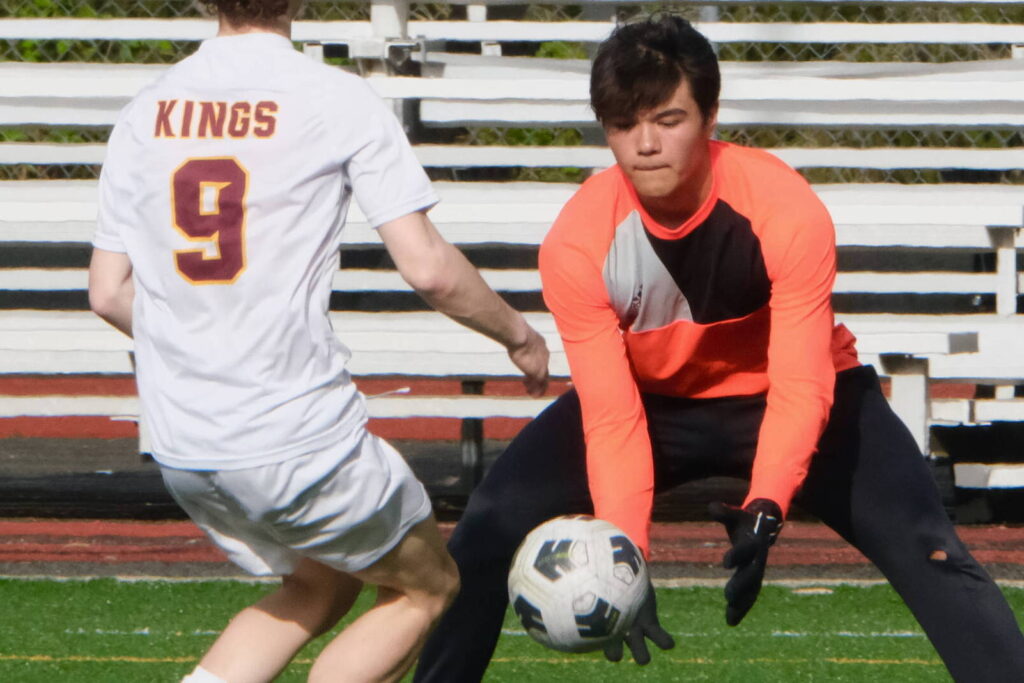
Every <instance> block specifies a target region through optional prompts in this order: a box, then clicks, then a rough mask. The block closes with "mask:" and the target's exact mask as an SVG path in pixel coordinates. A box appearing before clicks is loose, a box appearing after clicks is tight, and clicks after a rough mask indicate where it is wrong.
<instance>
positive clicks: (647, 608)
mask: <svg viewBox="0 0 1024 683" xmlns="http://www.w3.org/2000/svg"><path fill="white" fill-rule="evenodd" d="M646 638H650V639H651V642H653V643H654V644H655V645H657V646H658V647H659V648H661V649H662V650H671V649H672V648H674V647H675V646H676V641H675V639H673V638H672V636H671V635H669V633H668V631H666V630H665V629H663V628H662V627H661V624H659V623H658V604H657V601H656V599H655V597H654V586H652V585H651V584H650V583H648V584H647V597H645V598H644V602H643V604H642V605H641V606H640V611H639V612H637V615H636V619H635V620H634V621H633V625H632V626H630V627H629V630H628V631H627V632H626V635H625V637H624V638H617V639H616V640H614V641H613V642H611V643H609V644H608V645H606V646H605V648H604V656H605V657H607V658H608V661H609V662H618V661H621V660H622V642H623V640H625V642H626V645H628V646H629V651H630V652H631V653H632V654H633V659H634V661H636V663H637V664H639V665H640V666H643V665H644V664H648V663H649V662H650V661H651V653H650V652H649V651H648V649H647V641H646V640H645V639H646Z"/></svg>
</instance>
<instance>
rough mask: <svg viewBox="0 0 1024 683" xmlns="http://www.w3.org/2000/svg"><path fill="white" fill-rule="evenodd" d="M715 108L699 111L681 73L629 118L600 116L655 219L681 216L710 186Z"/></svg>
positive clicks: (617, 155) (690, 210)
mask: <svg viewBox="0 0 1024 683" xmlns="http://www.w3.org/2000/svg"><path fill="white" fill-rule="evenodd" d="M716 113H717V112H716V111H712V112H711V113H710V114H709V116H708V117H707V118H705V117H704V116H702V115H701V111H700V107H698V106H697V102H696V101H695V100H694V99H693V95H692V93H691V92H690V84H689V82H688V81H687V80H686V79H685V78H684V79H682V81H681V82H680V84H679V86H678V87H677V88H676V90H675V92H674V93H673V94H672V95H671V96H670V97H669V98H668V99H666V100H665V101H664V102H662V103H661V104H659V105H658V106H656V107H652V108H650V109H647V110H644V111H640V112H639V113H638V114H637V115H636V116H635V117H634V118H633V119H632V120H628V121H627V120H618V119H611V120H607V121H603V122H602V123H603V124H604V130H605V135H606V137H607V139H608V146H609V147H611V150H612V154H614V155H615V161H616V162H618V164H619V166H620V167H621V168H622V171H623V172H624V173H625V174H626V177H627V178H629V180H630V182H632V184H633V186H634V187H635V188H636V192H637V195H638V196H639V198H640V201H641V203H642V204H643V205H644V208H645V209H647V211H648V212H649V213H650V214H651V215H652V216H654V218H655V219H656V220H658V221H659V222H662V223H673V222H676V221H678V222H682V221H683V220H685V219H686V218H687V217H689V215H691V214H692V213H693V212H694V211H696V209H697V208H699V206H700V203H701V202H702V201H703V200H704V199H705V198H706V197H707V193H708V192H709V191H710V188H711V161H710V152H709V148H708V139H709V138H710V137H711V134H712V132H713V131H714V127H715V123H716V118H715V116H716ZM666 227H674V226H666Z"/></svg>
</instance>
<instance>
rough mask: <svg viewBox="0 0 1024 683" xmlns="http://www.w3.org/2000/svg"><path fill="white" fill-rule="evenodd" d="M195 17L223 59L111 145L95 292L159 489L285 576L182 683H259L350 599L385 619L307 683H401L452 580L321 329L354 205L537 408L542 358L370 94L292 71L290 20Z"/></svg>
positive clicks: (301, 68)
mask: <svg viewBox="0 0 1024 683" xmlns="http://www.w3.org/2000/svg"><path fill="white" fill-rule="evenodd" d="M207 4H208V5H210V6H211V9H216V10H217V12H218V17H219V22H220V24H219V25H220V30H219V33H218V35H217V37H215V38H212V39H210V40H207V41H205V42H203V44H202V45H201V47H200V48H199V50H198V51H197V52H196V53H195V54H194V55H193V56H191V57H188V58H186V59H184V60H183V61H181V62H180V63H179V64H177V65H175V66H174V67H172V68H171V69H169V70H168V71H167V72H166V73H165V74H164V75H163V76H162V77H161V78H160V79H159V80H158V81H157V82H156V83H154V84H153V85H151V86H149V87H147V88H145V89H144V90H143V91H142V92H140V93H139V95H138V96H136V97H135V99H134V100H133V101H132V102H131V103H130V104H129V105H128V106H127V107H126V108H125V109H124V111H123V112H122V113H121V116H120V118H119V120H118V122H117V125H116V126H115V128H114V131H113V133H112V134H111V138H110V143H109V146H108V152H107V159H106V162H105V164H104V166H103V173H102V176H101V180H100V211H99V220H98V228H97V232H96V235H95V238H94V247H95V249H94V252H93V258H92V264H91V266H90V272H89V278H90V279H89V298H90V302H91V305H92V308H93V310H94V311H95V312H96V313H97V314H99V315H100V316H101V317H103V318H104V319H105V320H107V321H108V322H110V323H111V324H112V325H114V326H115V327H116V328H118V329H119V330H121V331H122V332H124V333H125V334H129V335H132V336H133V337H134V339H135V353H136V362H137V380H138V387H139V397H140V400H141V404H142V414H143V418H144V420H145V421H146V422H147V424H148V426H149V427H150V430H151V435H152V445H153V456H154V458H155V459H156V460H157V462H158V463H159V464H160V466H161V471H162V473H163V476H164V480H165V482H166V484H167V486H168V489H169V490H170V491H171V492H172V494H173V495H174V496H175V498H176V499H177V500H178V502H179V503H180V504H181V506H182V507H183V508H184V509H185V510H186V511H187V512H188V513H189V514H190V515H191V516H192V518H193V519H194V520H195V521H196V522H197V523H198V524H199V525H200V526H202V527H203V529H204V530H205V531H206V532H207V533H208V534H209V535H210V536H211V538H212V539H213V540H214V541H215V542H216V543H217V544H218V545H219V546H220V547H221V548H223V549H224V551H225V552H226V553H227V554H228V555H229V557H230V558H231V559H232V560H233V561H234V562H236V563H237V564H239V565H240V566H241V567H243V568H244V569H246V570H247V571H249V572H251V573H254V574H264V575H281V576H283V582H282V585H281V587H280V588H279V589H278V590H277V591H276V592H274V593H272V594H270V595H268V596H266V597H265V598H263V599H262V600H260V601H259V602H258V603H256V604H255V605H253V606H252V607H249V608H247V609H244V610H243V611H242V612H240V613H239V614H238V615H237V616H236V617H235V618H234V619H233V620H232V621H231V622H230V624H229V625H228V626H227V628H226V629H225V631H224V632H223V633H222V634H221V636H220V637H219V638H218V640H217V641H216V642H215V643H214V645H213V646H212V648H211V649H210V650H209V651H208V652H207V653H206V655H205V656H204V657H203V658H202V660H201V661H200V663H199V666H198V667H197V668H196V669H195V671H193V672H192V673H191V674H190V675H189V676H188V677H187V678H186V680H188V681H230V682H231V683H236V682H248V681H267V680H271V679H272V678H274V677H275V676H276V675H277V674H278V673H279V672H280V671H281V670H282V669H283V668H284V667H285V666H286V665H287V663H288V662H289V661H290V659H291V658H292V657H293V656H294V654H295V653H296V652H297V651H298V650H299V649H300V648H301V647H303V646H304V645H305V644H306V643H307V642H308V641H309V640H310V639H312V638H314V637H316V636H318V635H320V634H322V633H324V632H325V631H327V630H328V629H330V628H331V627H333V626H334V625H335V624H336V623H337V621H338V619H339V618H340V617H341V616H342V615H343V614H345V612H346V611H347V610H348V609H349V608H350V607H351V605H352V603H353V601H354V599H355V597H356V595H357V594H358V592H359V590H360V588H361V586H362V584H363V582H367V583H370V584H375V585H377V586H378V593H377V602H376V604H375V605H374V607H373V608H372V609H370V610H368V611H367V612H366V613H365V614H363V615H362V616H360V617H359V618H358V619H357V620H356V621H355V622H354V623H352V624H351V625H350V626H349V627H347V628H346V629H345V630H344V631H342V633H341V634H340V635H339V636H337V637H336V638H335V639H334V640H333V641H332V642H331V643H329V644H328V645H327V647H326V648H325V649H324V650H323V653H322V654H321V655H320V656H319V658H318V659H317V660H316V662H315V663H314V665H313V668H312V671H311V673H310V679H311V680H328V679H330V680H342V681H380V680H388V681H390V680H397V679H399V678H400V677H401V676H402V675H403V674H404V673H405V672H406V671H407V670H408V669H409V667H410V666H411V665H412V663H413V662H414V661H415V659H416V655H417V653H418V651H419V649H420V647H421V646H422V644H423V641H424V640H425V638H426V636H427V634H428V633H429V631H430V629H431V628H433V625H434V624H435V623H436V622H437V619H438V618H439V616H440V614H441V613H442V612H443V610H444V609H445V607H446V606H447V605H448V603H449V602H450V601H451V599H452V598H453V597H454V595H455V593H456V592H457V590H458V585H459V581H458V574H457V570H456V568H455V565H454V563H453V562H452V560H451V558H450V557H449V556H448V554H447V552H446V551H445V549H444V544H443V542H442V539H441V537H440V534H439V533H438V531H437V526H436V523H435V521H434V518H433V516H432V514H431V509H430V501H429V499H428V498H427V496H426V492H425V491H424V489H423V486H422V485H421V484H420V483H419V482H418V481H417V480H416V479H415V477H414V476H413V474H412V472H411V471H410V470H409V468H408V466H407V465H406V463H405V462H404V461H403V460H402V458H401V457H400V456H399V455H398V454H397V453H396V452H395V451H394V450H393V449H392V448H391V447H390V446H389V445H388V444H387V443H385V442H383V441H382V440H381V439H379V438H377V437H374V436H373V435H371V434H369V433H367V431H366V421H367V416H366V408H365V401H364V398H363V396H362V395H361V394H360V393H359V392H358V391H357V390H356V388H355V387H354V386H353V384H352V381H351V380H350V377H349V374H348V372H347V371H346V361H347V359H348V357H349V355H350V354H349V351H348V350H347V349H346V348H345V347H344V346H343V345H342V342H340V341H339V340H338V338H337V337H336V336H335V334H334V332H333V331H332V329H331V325H330V322H329V320H328V300H329V296H330V292H331V278H332V274H333V272H334V271H335V270H336V269H337V251H338V249H339V247H340V244H341V237H340V234H341V230H342V226H343V224H344V218H345V214H346V210H347V207H348V203H349V200H350V198H351V197H352V196H354V197H355V199H356V201H357V202H359V205H360V207H361V208H362V210H363V213H364V214H365V215H366V217H367V219H368V220H369V222H370V223H371V225H373V226H374V227H376V228H377V230H378V232H379V234H380V236H381V238H382V240H383V242H384V245H385V247H386V248H387V250H388V252H389V254H390V255H391V257H392V258H393V260H394V262H395V264H396V266H397V268H398V270H399V272H400V273H401V275H402V276H403V277H404V278H405V280H406V281H407V282H408V283H409V284H410V285H411V286H412V287H413V289H415V290H416V291H417V292H418V293H419V294H420V295H421V296H422V297H423V298H424V299H425V300H426V301H427V302H428V303H429V304H430V305H432V306H433V307H434V308H436V309H437V310H439V311H441V312H443V313H445V314H447V315H449V316H451V317H452V318H454V319H455V320H457V321H459V322H461V323H463V324H465V325H467V326H468V327H470V328H472V329H474V330H477V331H479V332H481V333H483V334H485V335H487V336H489V337H491V338H493V339H496V340H497V341H499V342H501V343H502V344H504V345H505V347H506V348H507V349H508V353H509V356H510V358H511V360H512V361H513V362H514V363H515V365H516V366H517V367H518V368H519V369H520V370H521V371H522V372H523V374H524V377H525V379H524V381H525V384H526V388H527V390H528V391H529V393H531V394H533V395H540V394H541V393H543V391H544V389H545V386H546V384H547V361H548V352H547V348H546V346H545V344H544V341H543V339H542V338H541V336H540V335H539V334H538V333H537V332H536V331H534V330H533V329H532V328H531V327H529V325H527V323H526V322H525V320H524V319H523V317H522V316H521V315H520V314H519V313H517V312H516V311H515V310H513V309H512V308H510V307H509V306H508V305H507V304H506V303H505V302H504V301H503V300H502V299H501V298H500V297H499V296H498V295H497V294H495V293H494V292H493V291H492V290H491V289H490V288H489V287H488V286H487V285H486V284H485V283H484V281H483V280H482V279H481V278H480V276H479V274H478V273H477V271H476V270H475V269H474V268H473V267H472V266H471V265H470V264H469V262H468V261H467V260H466V259H465V257H464V256H463V255H462V254H461V252H459V251H458V250H457V249H455V248H454V247H453V246H451V245H450V244H448V243H447V242H445V241H444V240H443V239H442V238H441V237H440V236H439V235H438V233H437V231H436V229H435V228H434V227H433V225H432V224H431V222H430V220H429V219H428V218H427V216H426V211H427V209H429V208H430V207H431V206H432V205H433V204H434V203H435V202H436V201H437V199H436V197H435V195H434V193H433V191H432V189H431V186H430V183H429V182H428V179H427V177H426V174H425V173H424V172H423V169H422V168H421V167H420V166H419V164H418V163H417V162H416V160H415V157H414V156H413V154H412V151H411V149H410V147H409V144H408V141H407V140H406V138H405V135H404V133H403V132H402V129H401V128H400V126H399V125H398V122H397V121H396V120H395V118H394V116H393V115H391V114H390V112H388V111H387V110H386V108H385V107H384V105H383V103H382V102H381V101H380V100H379V99H378V98H377V97H376V96H375V95H374V94H373V93H372V91H371V89H370V88H369V86H368V85H367V84H366V83H365V82H364V81H362V80H361V79H359V78H358V77H356V76H353V75H350V74H345V73H343V72H342V71H340V70H338V69H333V68H331V67H328V66H325V65H323V64H318V63H316V62H314V61H312V60H310V59H308V58H307V57H305V56H303V55H302V54H300V53H299V52H297V51H295V50H294V48H293V46H292V44H291V42H290V40H289V38H290V32H291V21H292V19H293V18H294V16H295V14H296V12H297V11H298V4H299V2H298V0H291V1H289V0H210V1H209V2H207ZM339 333H340V336H341V338H342V340H343V339H344V336H345V331H344V330H340V331H339Z"/></svg>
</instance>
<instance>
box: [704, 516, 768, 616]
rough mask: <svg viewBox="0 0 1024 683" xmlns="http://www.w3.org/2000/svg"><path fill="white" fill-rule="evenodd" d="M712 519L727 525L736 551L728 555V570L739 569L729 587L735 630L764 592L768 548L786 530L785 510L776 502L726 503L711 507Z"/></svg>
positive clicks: (727, 610) (728, 612)
mask: <svg viewBox="0 0 1024 683" xmlns="http://www.w3.org/2000/svg"><path fill="white" fill-rule="evenodd" d="M708 509H709V511H710V512H711V517H712V518H713V519H715V520H717V521H719V522H721V523H722V524H724V525H725V530H726V532H727V533H728V534H729V540H730V541H731V542H732V548H731V549H729V551H728V552H727V553H725V558H724V560H723V564H724V566H725V568H726V569H735V570H736V571H735V572H734V573H733V575H732V578H731V579H729V582H728V583H727V584H725V602H726V606H725V621H726V623H727V624H729V626H735V625H736V624H738V623H740V621H742V620H743V617H745V616H746V615H747V612H749V611H750V608H751V607H753V606H754V602H755V601H756V600H757V596H758V594H759V593H760V592H761V582H762V580H763V579H764V569H765V565H766V564H767V563H768V548H770V547H771V546H772V544H774V543H775V539H776V538H777V537H778V535H779V530H780V529H781V528H782V510H780V509H779V506H778V504H777V503H776V502H775V501H773V500H768V499H767V498H758V499H756V500H752V501H750V503H749V504H747V506H746V507H745V508H738V507H735V506H733V505H726V504H725V503H717V502H715V503H711V504H710V505H709V506H708Z"/></svg>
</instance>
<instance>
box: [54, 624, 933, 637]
mask: <svg viewBox="0 0 1024 683" xmlns="http://www.w3.org/2000/svg"><path fill="white" fill-rule="evenodd" d="M501 634H502V635H505V636H525V635H526V631H524V630H522V629H514V628H503V629H502V630H501ZM64 635H67V636H146V637H148V636H160V637H168V636H170V637H174V638H206V637H209V636H216V635H220V631H214V630H209V629H196V630H194V631H161V630H160V629H153V628H150V627H148V626H147V627H144V628H136V629H131V630H124V629H105V628H97V629H84V628H77V629H64ZM672 635H674V636H677V637H680V638H702V637H710V636H714V637H716V638H717V637H718V635H719V634H717V633H708V632H705V631H691V632H679V633H673V634H672ZM733 635H734V636H739V637H743V636H748V637H751V638H763V637H764V634H762V633H744V632H737V633H735V634H733ZM771 637H772V638H924V637H925V635H924V633H920V632H916V631H869V632H859V631H806V632H805V631H773V632H772V633H771Z"/></svg>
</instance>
